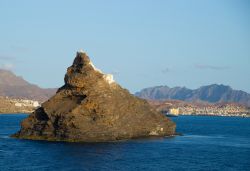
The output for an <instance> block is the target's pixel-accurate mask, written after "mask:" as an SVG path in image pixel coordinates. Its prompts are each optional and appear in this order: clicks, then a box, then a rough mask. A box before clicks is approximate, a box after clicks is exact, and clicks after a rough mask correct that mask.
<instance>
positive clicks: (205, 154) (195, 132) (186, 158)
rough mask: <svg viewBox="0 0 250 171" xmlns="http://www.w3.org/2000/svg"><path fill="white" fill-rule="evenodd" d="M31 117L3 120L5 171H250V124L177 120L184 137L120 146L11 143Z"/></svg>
mask: <svg viewBox="0 0 250 171" xmlns="http://www.w3.org/2000/svg"><path fill="white" fill-rule="evenodd" d="M25 117H27V115H24V114H20V115H0V171H5V170H39V171H42V170H55V171H57V170H119V171H120V170H129V171H130V170H218V171H221V170H250V118H238V117H206V116H200V117H197V116H196V117H195V116H180V117H176V118H172V119H173V120H174V121H175V122H176V123H177V131H178V132H181V133H183V134H184V135H183V136H177V137H172V138H160V139H150V140H130V141H124V142H116V143H93V144H91V143H63V142H45V141H28V140H18V139H13V138H9V135H11V134H12V133H15V132H16V131H17V130H19V123H20V121H21V120H22V119H24V118H25Z"/></svg>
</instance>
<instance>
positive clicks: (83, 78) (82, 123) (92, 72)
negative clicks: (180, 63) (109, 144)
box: [13, 51, 176, 142]
mask: <svg viewBox="0 0 250 171" xmlns="http://www.w3.org/2000/svg"><path fill="white" fill-rule="evenodd" d="M64 80H65V85H64V86H62V87H61V88H60V89H58V91H57V93H56V94H55V95H54V96H53V97H51V98H50V99H49V100H48V101H46V102H44V103H43V104H42V105H41V107H40V108H38V109H37V110H35V112H33V113H32V114H31V115H29V116H28V118H26V119H24V120H23V121H22V123H21V130H20V131H19V132H17V133H16V134H14V135H13V137H16V138H22V139H32V140H50V141H69V142H105V141H116V140H123V139H131V138H140V137H149V136H171V135H174V134H175V127H176V126H175V123H174V122H172V121H171V120H170V119H168V118H167V117H166V116H164V115H163V114H161V113H160V112H157V111H156V110H155V109H153V108H152V107H150V105H149V104H148V102H147V101H146V100H142V99H139V98H137V97H135V96H133V95H131V94H130V93H129V92H128V90H126V89H123V88H122V87H121V86H120V85H118V84H117V83H116V82H115V81H114V80H113V76H112V75H110V74H103V73H102V72H101V71H100V70H98V69H96V68H95V66H94V65H93V64H92V62H91V61H90V59H89V57H88V56H87V54H86V53H84V52H82V51H81V52H77V55H76V58H75V60H74V62H73V65H72V66H70V67H69V68H68V70H67V73H66V75H65V78H64Z"/></svg>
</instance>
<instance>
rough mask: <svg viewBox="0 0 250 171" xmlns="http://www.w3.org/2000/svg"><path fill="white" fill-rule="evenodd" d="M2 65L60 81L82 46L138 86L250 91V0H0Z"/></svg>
mask: <svg viewBox="0 0 250 171" xmlns="http://www.w3.org/2000/svg"><path fill="white" fill-rule="evenodd" d="M0 25H1V32H0V67H1V68H5V69H11V70H13V71H14V72H15V73H16V74H17V75H21V76H23V77H24V78H25V79H26V80H28V81H29V82H31V83H34V84H38V85H40V86H42V87H60V86H61V85H63V78H64V74H65V72H66V68H67V67H68V66H70V65H71V64H72V62H73V59H74V57H75V53H76V51H77V50H79V49H84V50H85V51H86V52H87V53H88V55H89V56H90V58H91V60H92V61H93V63H94V64H95V66H96V67H97V68H99V69H101V70H103V71H104V72H106V73H112V74H114V78H115V80H116V81H117V82H118V83H120V84H121V85H122V86H123V87H125V88H127V89H129V90H130V91H131V92H135V91H138V90H140V89H142V88H145V87H149V86H156V85H168V86H170V87H173V86H186V87H189V88H197V87H199V86H201V85H207V84H213V83H218V84H225V85H230V86H231V87H233V88H234V89H241V90H245V91H247V92H250V1H248V0H219V1H218V0H204V1H200V0H188V1H186V0H171V1H170V0H124V1H117V0H105V1H102V0H89V1H84V0H82V1H80V0H79V1H77V0H71V1H66V0H65V1H62V0H61V1H59V0H57V1H56V0H55V1H49V0H43V1H32V0H22V1H20V0H11V1H10V0H0Z"/></svg>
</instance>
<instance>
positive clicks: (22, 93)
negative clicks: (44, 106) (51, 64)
mask: <svg viewBox="0 0 250 171" xmlns="http://www.w3.org/2000/svg"><path fill="white" fill-rule="evenodd" d="M56 90H57V89H43V88H40V87H39V86H37V85H34V84H30V83H29V82H27V81H26V80H24V79H23V78H22V77H18V76H16V75H15V74H14V73H13V72H11V71H7V70H3V69H0V96H4V97H5V96H7V97H10V98H21V99H30V100H38V101H40V102H43V101H45V100H47V99H49V98H50V97H51V96H53V95H54V94H55V93H56Z"/></svg>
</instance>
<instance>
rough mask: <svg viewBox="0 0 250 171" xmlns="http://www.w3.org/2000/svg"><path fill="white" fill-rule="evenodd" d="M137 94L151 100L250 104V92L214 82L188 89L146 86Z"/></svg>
mask: <svg viewBox="0 0 250 171" xmlns="http://www.w3.org/2000/svg"><path fill="white" fill-rule="evenodd" d="M135 95H136V96H138V97H140V98H144V99H149V100H169V99H175V100H183V101H188V102H210V103H218V102H235V103H240V104H243V105H247V106H250V94H248V93H246V92H244V91H241V90H233V89H232V88H231V87H229V86H225V85H222V84H221V85H218V84H212V85H208V86H202V87H200V88H198V89H194V90H192V89H188V88H186V87H174V88H170V87H168V86H156V87H150V88H145V89H143V90H141V91H140V92H137V93H135Z"/></svg>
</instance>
